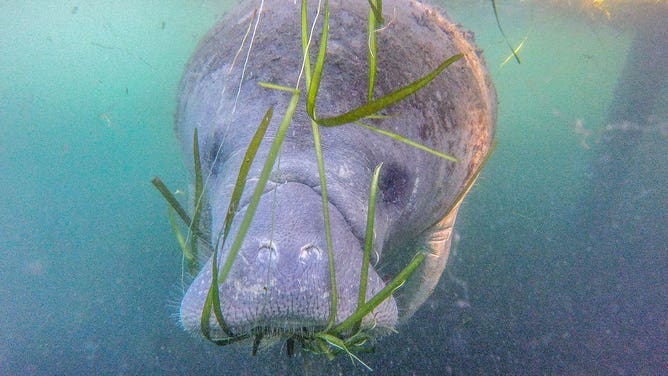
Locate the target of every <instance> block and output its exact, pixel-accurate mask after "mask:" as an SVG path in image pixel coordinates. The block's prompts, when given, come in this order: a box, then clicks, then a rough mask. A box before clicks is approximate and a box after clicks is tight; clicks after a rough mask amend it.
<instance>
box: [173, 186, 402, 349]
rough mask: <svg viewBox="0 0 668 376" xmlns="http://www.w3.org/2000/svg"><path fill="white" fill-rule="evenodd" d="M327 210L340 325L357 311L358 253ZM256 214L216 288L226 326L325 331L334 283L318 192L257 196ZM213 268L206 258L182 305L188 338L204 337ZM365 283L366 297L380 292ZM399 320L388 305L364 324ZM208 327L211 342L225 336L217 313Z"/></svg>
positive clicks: (374, 279) (346, 229) (379, 284)
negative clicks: (192, 334) (191, 334)
mask: <svg viewBox="0 0 668 376" xmlns="http://www.w3.org/2000/svg"><path fill="white" fill-rule="evenodd" d="M329 212H330V227H331V231H332V234H333V235H332V236H333V238H332V243H333V244H332V245H333V256H334V264H335V265H336V268H335V285H336V292H337V295H338V296H339V297H340V298H339V299H338V304H337V315H336V316H337V317H338V318H340V319H339V320H338V321H341V319H345V318H346V317H348V316H350V315H351V314H352V313H353V312H354V310H355V308H356V307H357V296H358V289H359V287H358V286H359V282H360V272H361V267H360V266H361V265H362V249H361V245H360V241H359V239H358V238H357V237H355V236H354V235H353V233H352V232H351V231H350V226H349V224H348V223H347V222H346V221H345V219H344V218H343V216H342V215H341V213H340V212H339V211H338V210H337V209H336V207H335V206H333V205H329ZM244 213H245V210H243V209H242V210H241V211H240V212H239V213H238V215H237V216H236V217H237V218H241V217H243V215H244ZM257 213H258V214H257V215H256V216H255V218H254V220H253V223H252V225H251V227H250V229H249V230H248V233H247V235H246V237H245V239H244V242H243V245H242V248H241V249H240V252H239V254H238V256H237V260H236V261H235V263H234V264H233V267H232V269H231V271H230V273H229V275H228V276H227V278H226V280H225V283H223V284H222V285H221V286H220V288H219V294H220V301H221V302H224V304H221V310H222V313H223V317H224V319H225V323H226V325H227V326H228V327H229V328H230V330H231V331H232V333H233V334H235V335H238V334H241V333H250V332H253V333H259V332H268V333H271V334H273V335H288V336H289V335H293V334H304V335H307V334H312V333H314V332H317V331H319V330H322V329H324V328H325V326H326V325H327V322H328V319H329V315H330V309H329V307H330V298H331V297H330V291H331V290H332V289H331V286H332V281H330V273H329V266H328V265H329V261H328V255H327V245H326V241H325V237H324V222H323V215H322V199H321V197H320V195H319V193H318V192H316V191H315V190H314V189H313V188H311V187H309V186H307V185H304V184H301V183H294V182H288V183H284V184H278V185H276V186H275V187H274V188H273V189H272V190H269V191H268V192H266V193H265V194H264V195H263V196H262V198H261V200H260V203H259V206H258V210H257ZM217 214H224V213H217ZM239 221H240V220H239ZM239 221H235V222H234V223H233V226H232V229H231V232H230V233H232V234H234V233H235V232H236V230H237V226H238V222H239ZM231 243H232V242H231V241H230V242H227V244H226V246H225V248H224V249H223V250H222V251H221V252H220V253H219V256H218V269H219V270H220V269H221V268H222V265H223V264H224V261H225V258H226V256H227V254H228V251H229V245H230V244H231ZM211 266H212V265H211V260H210V261H209V262H208V263H207V264H206V265H205V266H204V268H203V269H202V270H201V272H200V273H199V274H198V275H197V277H196V278H195V280H194V281H193V283H192V285H191V287H190V288H189V289H188V291H187V293H186V295H185V296H184V298H183V301H182V303H181V312H180V316H181V323H182V325H183V326H184V328H186V329H187V330H189V331H192V332H200V331H201V317H202V311H203V307H204V301H205V299H206V296H207V293H208V292H209V288H210V286H211V273H212V267H211ZM367 283H368V284H367V297H369V298H370V297H371V296H373V295H374V294H376V293H378V292H379V291H380V290H381V289H382V288H383V287H384V283H383V281H382V280H381V278H380V277H379V276H378V274H377V273H376V272H375V271H374V270H373V268H372V267H369V273H368V281H367ZM397 317H398V315H397V307H396V304H395V302H394V300H393V299H388V300H386V301H385V302H383V303H382V304H381V305H380V306H379V307H378V308H377V309H376V310H374V313H373V315H372V316H369V317H368V319H366V321H365V322H363V325H366V326H367V327H372V326H375V327H377V328H379V329H380V328H392V327H394V326H395V325H396V323H397ZM209 326H210V330H211V334H212V337H218V338H220V337H223V336H224V333H223V332H222V329H221V328H220V326H219V324H218V322H217V321H216V319H215V317H214V315H211V320H210V322H209Z"/></svg>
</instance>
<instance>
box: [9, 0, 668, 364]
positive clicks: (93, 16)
mask: <svg viewBox="0 0 668 376" xmlns="http://www.w3.org/2000/svg"><path fill="white" fill-rule="evenodd" d="M441 5H444V6H446V7H447V8H448V10H449V14H450V16H451V17H452V18H454V19H456V20H458V21H459V22H461V23H462V24H463V25H464V26H465V27H467V28H469V29H471V30H473V31H474V32H475V35H476V38H477V41H478V44H479V46H480V47H481V48H483V49H484V50H485V56H486V59H487V62H488V66H489V70H490V72H491V74H492V77H493V79H494V82H495V84H496V87H497V91H498V96H499V118H498V132H497V138H498V146H497V149H496V152H495V153H494V155H493V157H492V158H491V160H490V162H489V164H488V166H487V168H486V169H485V171H484V172H483V174H482V176H481V177H480V179H479V181H478V183H477V184H476V186H475V187H474V189H473V190H472V192H471V193H470V195H469V196H468V197H467V199H466V201H465V203H464V205H463V206H462V208H461V210H460V214H459V219H458V223H457V226H456V233H457V239H458V241H457V243H456V246H455V248H454V249H453V253H452V255H451V259H450V261H449V265H448V268H447V272H446V273H445V274H444V275H443V278H442V279H441V281H440V283H439V285H438V287H437V289H436V291H435V293H434V295H433V296H432V298H431V299H430V300H429V301H428V302H427V303H426V304H425V305H424V306H423V308H422V309H421V310H420V311H419V312H418V313H417V314H416V315H415V316H414V318H413V319H412V320H411V322H410V323H409V324H408V325H405V326H402V327H400V328H399V333H398V334H395V335H392V336H389V337H387V338H385V339H383V340H382V341H381V342H380V343H379V344H378V346H377V347H376V351H375V353H371V354H361V355H360V356H361V358H362V359H363V360H364V361H365V362H366V363H367V364H368V365H369V366H371V367H372V368H374V370H375V371H374V373H376V374H378V375H412V374H415V375H424V374H456V375H462V374H489V375H492V374H515V375H535V374H570V375H581V374H592V375H595V374H600V375H604V374H605V375H610V374H613V375H635V374H643V375H652V374H656V375H658V374H661V373H663V372H666V369H668V342H667V341H668V340H667V339H666V338H668V255H667V249H666V243H667V242H668V234H667V231H668V230H667V229H666V228H668V219H667V217H666V214H665V213H666V210H668V203H667V202H666V201H667V200H668V198H667V196H666V188H665V186H666V184H668V183H666V182H667V181H668V178H667V176H668V167H667V166H668V163H666V162H668V160H667V159H668V157H667V156H666V155H667V154H668V153H667V152H666V151H667V150H666V148H667V147H666V145H668V141H667V140H668V136H666V122H667V121H668V118H667V117H666V115H667V113H668V111H666V108H665V107H664V106H665V105H666V103H668V100H667V99H666V91H667V89H666V87H668V83H664V85H663V91H657V92H656V93H654V95H656V96H659V97H660V98H659V100H658V103H659V104H658V105H656V107H655V110H654V111H653V112H652V114H651V115H652V116H651V117H650V118H649V119H648V120H647V124H649V125H648V126H647V127H645V128H643V130H642V131H639V132H644V133H643V134H644V135H641V136H638V134H637V133H635V134H634V135H635V136H634V137H636V138H637V139H639V140H640V142H638V143H636V144H634V147H633V149H632V150H631V151H626V152H627V153H628V155H623V156H622V157H621V158H617V160H619V159H621V160H624V161H626V162H625V163H626V164H625V168H624V169H623V170H624V176H623V177H621V178H620V181H623V185H622V186H620V187H615V188H611V189H612V190H614V191H615V192H617V193H618V194H616V196H614V197H616V200H618V201H616V202H615V203H614V206H615V208H616V209H615V210H613V212H614V213H615V215H614V216H613V217H614V220H610V221H606V220H605V219H603V220H601V218H606V215H608V214H606V213H598V212H596V207H594V206H590V205H589V203H590V202H591V196H592V192H593V191H596V190H595V189H594V188H592V187H594V186H597V184H598V186H599V187H601V184H603V186H605V183H604V182H603V183H602V181H601V179H603V178H601V177H600V174H598V173H597V172H596V171H595V169H596V166H600V165H601V163H604V162H605V159H603V162H601V161H602V159H601V158H602V156H603V157H605V156H606V155H608V154H610V153H612V154H614V153H615V151H614V150H606V149H605V148H606V147H609V143H608V142H607V140H609V138H606V135H607V134H609V132H610V131H611V130H612V131H613V132H614V130H615V129H617V128H615V127H616V125H614V124H613V125H611V124H608V123H607V119H608V114H609V113H610V110H611V109H610V106H611V103H612V98H613V93H614V91H615V89H616V87H617V83H618V80H619V79H620V77H621V73H622V71H623V67H624V64H625V62H626V60H627V51H628V50H629V48H630V45H631V41H632V40H633V36H634V33H633V28H632V27H631V26H629V25H618V24H617V25H615V24H611V23H608V22H604V21H601V20H600V19H599V20H592V19H591V18H590V17H588V16H587V15H584V14H578V13H575V12H559V11H557V10H555V9H553V8H549V7H541V6H537V5H535V4H534V5H530V4H527V3H524V2H503V3H502V2H499V15H500V16H501V19H502V21H503V24H504V27H505V31H506V34H507V35H508V37H509V39H510V40H511V42H512V43H513V44H515V45H517V44H519V43H520V42H521V41H522V40H523V39H524V38H525V37H527V39H526V42H525V45H524V46H523V48H522V49H521V50H520V56H521V59H522V63H521V64H517V63H515V62H514V61H510V62H508V63H507V64H505V65H503V64H502V63H503V62H504V60H505V59H506V57H507V56H508V54H509V50H508V47H507V46H506V45H505V42H504V41H503V39H502V37H501V35H500V33H499V31H498V29H497V26H496V23H495V20H494V14H493V12H492V9H491V5H490V4H489V2H486V1H473V2H464V1H458V2H455V3H448V2H446V1H443V2H442V3H441ZM227 6H228V4H224V3H223V4H219V3H217V2H213V1H176V0H169V1H143V2H136V1H125V0H123V1H86V0H83V1H13V0H6V1H3V2H2V3H0V77H1V81H0V374H3V375H74V374H109V375H117V374H127V375H133V374H211V375H224V374H236V375H239V374H242V375H244V374H245V375H255V374H267V375H269V374H272V375H276V374H301V373H304V361H303V359H302V358H301V357H295V358H292V359H288V358H287V357H285V349H284V348H281V347H280V346H278V347H274V348H269V349H267V350H264V351H261V353H260V354H259V355H258V356H256V357H252V356H251V354H250V348H249V347H247V346H236V347H234V346H233V347H227V348H219V347H216V346H214V345H212V344H210V343H207V342H205V341H203V340H200V339H197V338H194V337H192V336H190V335H188V334H187V333H185V332H183V331H182V330H181V329H180V328H179V326H178V323H177V319H176V313H177V310H178V302H179V299H180V296H181V294H182V287H181V283H180V281H181V257H180V253H179V250H178V246H177V244H176V242H175V240H174V237H173V235H172V233H171V231H170V229H169V226H168V223H167V216H166V205H165V203H164V201H163V200H162V199H161V198H160V196H159V195H158V194H157V192H156V191H154V189H153V188H152V187H151V184H150V179H151V177H152V176H154V175H158V176H160V177H161V178H162V179H163V180H164V181H165V182H168V184H169V185H170V187H178V188H181V189H182V190H185V189H186V187H187V183H186V179H187V174H186V170H185V168H184V164H183V161H182V156H181V155H180V153H179V150H180V149H179V146H178V144H177V142H176V139H175V137H174V134H173V113H174V109H175V95H176V88H177V85H178V82H179V78H180V75H181V72H182V70H183V67H184V65H185V63H186V61H187V59H188V57H189V55H190V53H191V52H192V51H193V50H194V48H195V46H196V43H197V41H198V40H199V38H200V37H201V36H202V35H203V34H204V33H205V32H206V30H207V29H208V28H209V27H210V26H211V25H212V24H213V23H214V22H215V20H217V19H218V18H219V17H220V15H221V14H223V12H224V9H225V8H226V7H227ZM664 47H665V45H664ZM656 79H657V80H661V79H663V80H665V77H656ZM622 138H623V137H622ZM613 167H614V166H613ZM607 171H608V173H609V172H610V170H607ZM612 171H613V172H612V174H613V175H614V171H615V170H614V168H613V170H612ZM599 189H600V188H599ZM588 218H598V221H596V222H595V223H597V224H596V225H594V221H590V220H589V219H588ZM613 222H614V223H613ZM309 371H310V373H311V374H320V373H322V374H353V373H359V374H363V373H365V372H366V370H365V369H364V368H363V367H362V366H360V365H359V364H353V363H352V362H351V361H350V360H349V359H347V358H346V357H345V356H343V357H340V359H337V360H335V361H333V362H331V363H326V362H325V363H320V362H318V361H313V360H311V361H310V366H309Z"/></svg>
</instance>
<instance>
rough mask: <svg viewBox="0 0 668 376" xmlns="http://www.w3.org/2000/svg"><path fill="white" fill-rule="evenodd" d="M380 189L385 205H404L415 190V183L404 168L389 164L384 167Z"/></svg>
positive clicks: (379, 183) (379, 182) (379, 184)
mask: <svg viewBox="0 0 668 376" xmlns="http://www.w3.org/2000/svg"><path fill="white" fill-rule="evenodd" d="M378 189H379V190H380V192H381V193H382V199H383V202H384V203H386V204H394V205H404V204H405V203H406V201H407V200H408V195H409V194H410V192H411V190H412V189H413V183H412V181H411V179H410V177H409V175H408V171H406V169H405V168H404V167H402V166H400V165H398V164H396V163H389V164H386V165H383V169H382V172H381V175H380V180H379V181H378Z"/></svg>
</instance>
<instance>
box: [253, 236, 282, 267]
mask: <svg viewBox="0 0 668 376" xmlns="http://www.w3.org/2000/svg"><path fill="white" fill-rule="evenodd" d="M257 259H258V261H260V262H261V263H264V264H268V263H272V262H276V260H277V259H278V251H277V250H276V244H274V242H272V241H265V242H262V243H260V247H258V250H257Z"/></svg>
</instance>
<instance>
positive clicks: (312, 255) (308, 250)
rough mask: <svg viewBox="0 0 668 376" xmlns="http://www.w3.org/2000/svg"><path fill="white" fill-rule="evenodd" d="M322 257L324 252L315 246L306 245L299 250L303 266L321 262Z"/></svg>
mask: <svg viewBox="0 0 668 376" xmlns="http://www.w3.org/2000/svg"><path fill="white" fill-rule="evenodd" d="M321 257H322V251H321V250H320V248H318V247H316V246H314V245H313V244H306V245H305V246H303V247H302V248H301V249H300V250H299V261H301V263H302V264H306V263H307V262H311V261H317V260H320V258H321Z"/></svg>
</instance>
